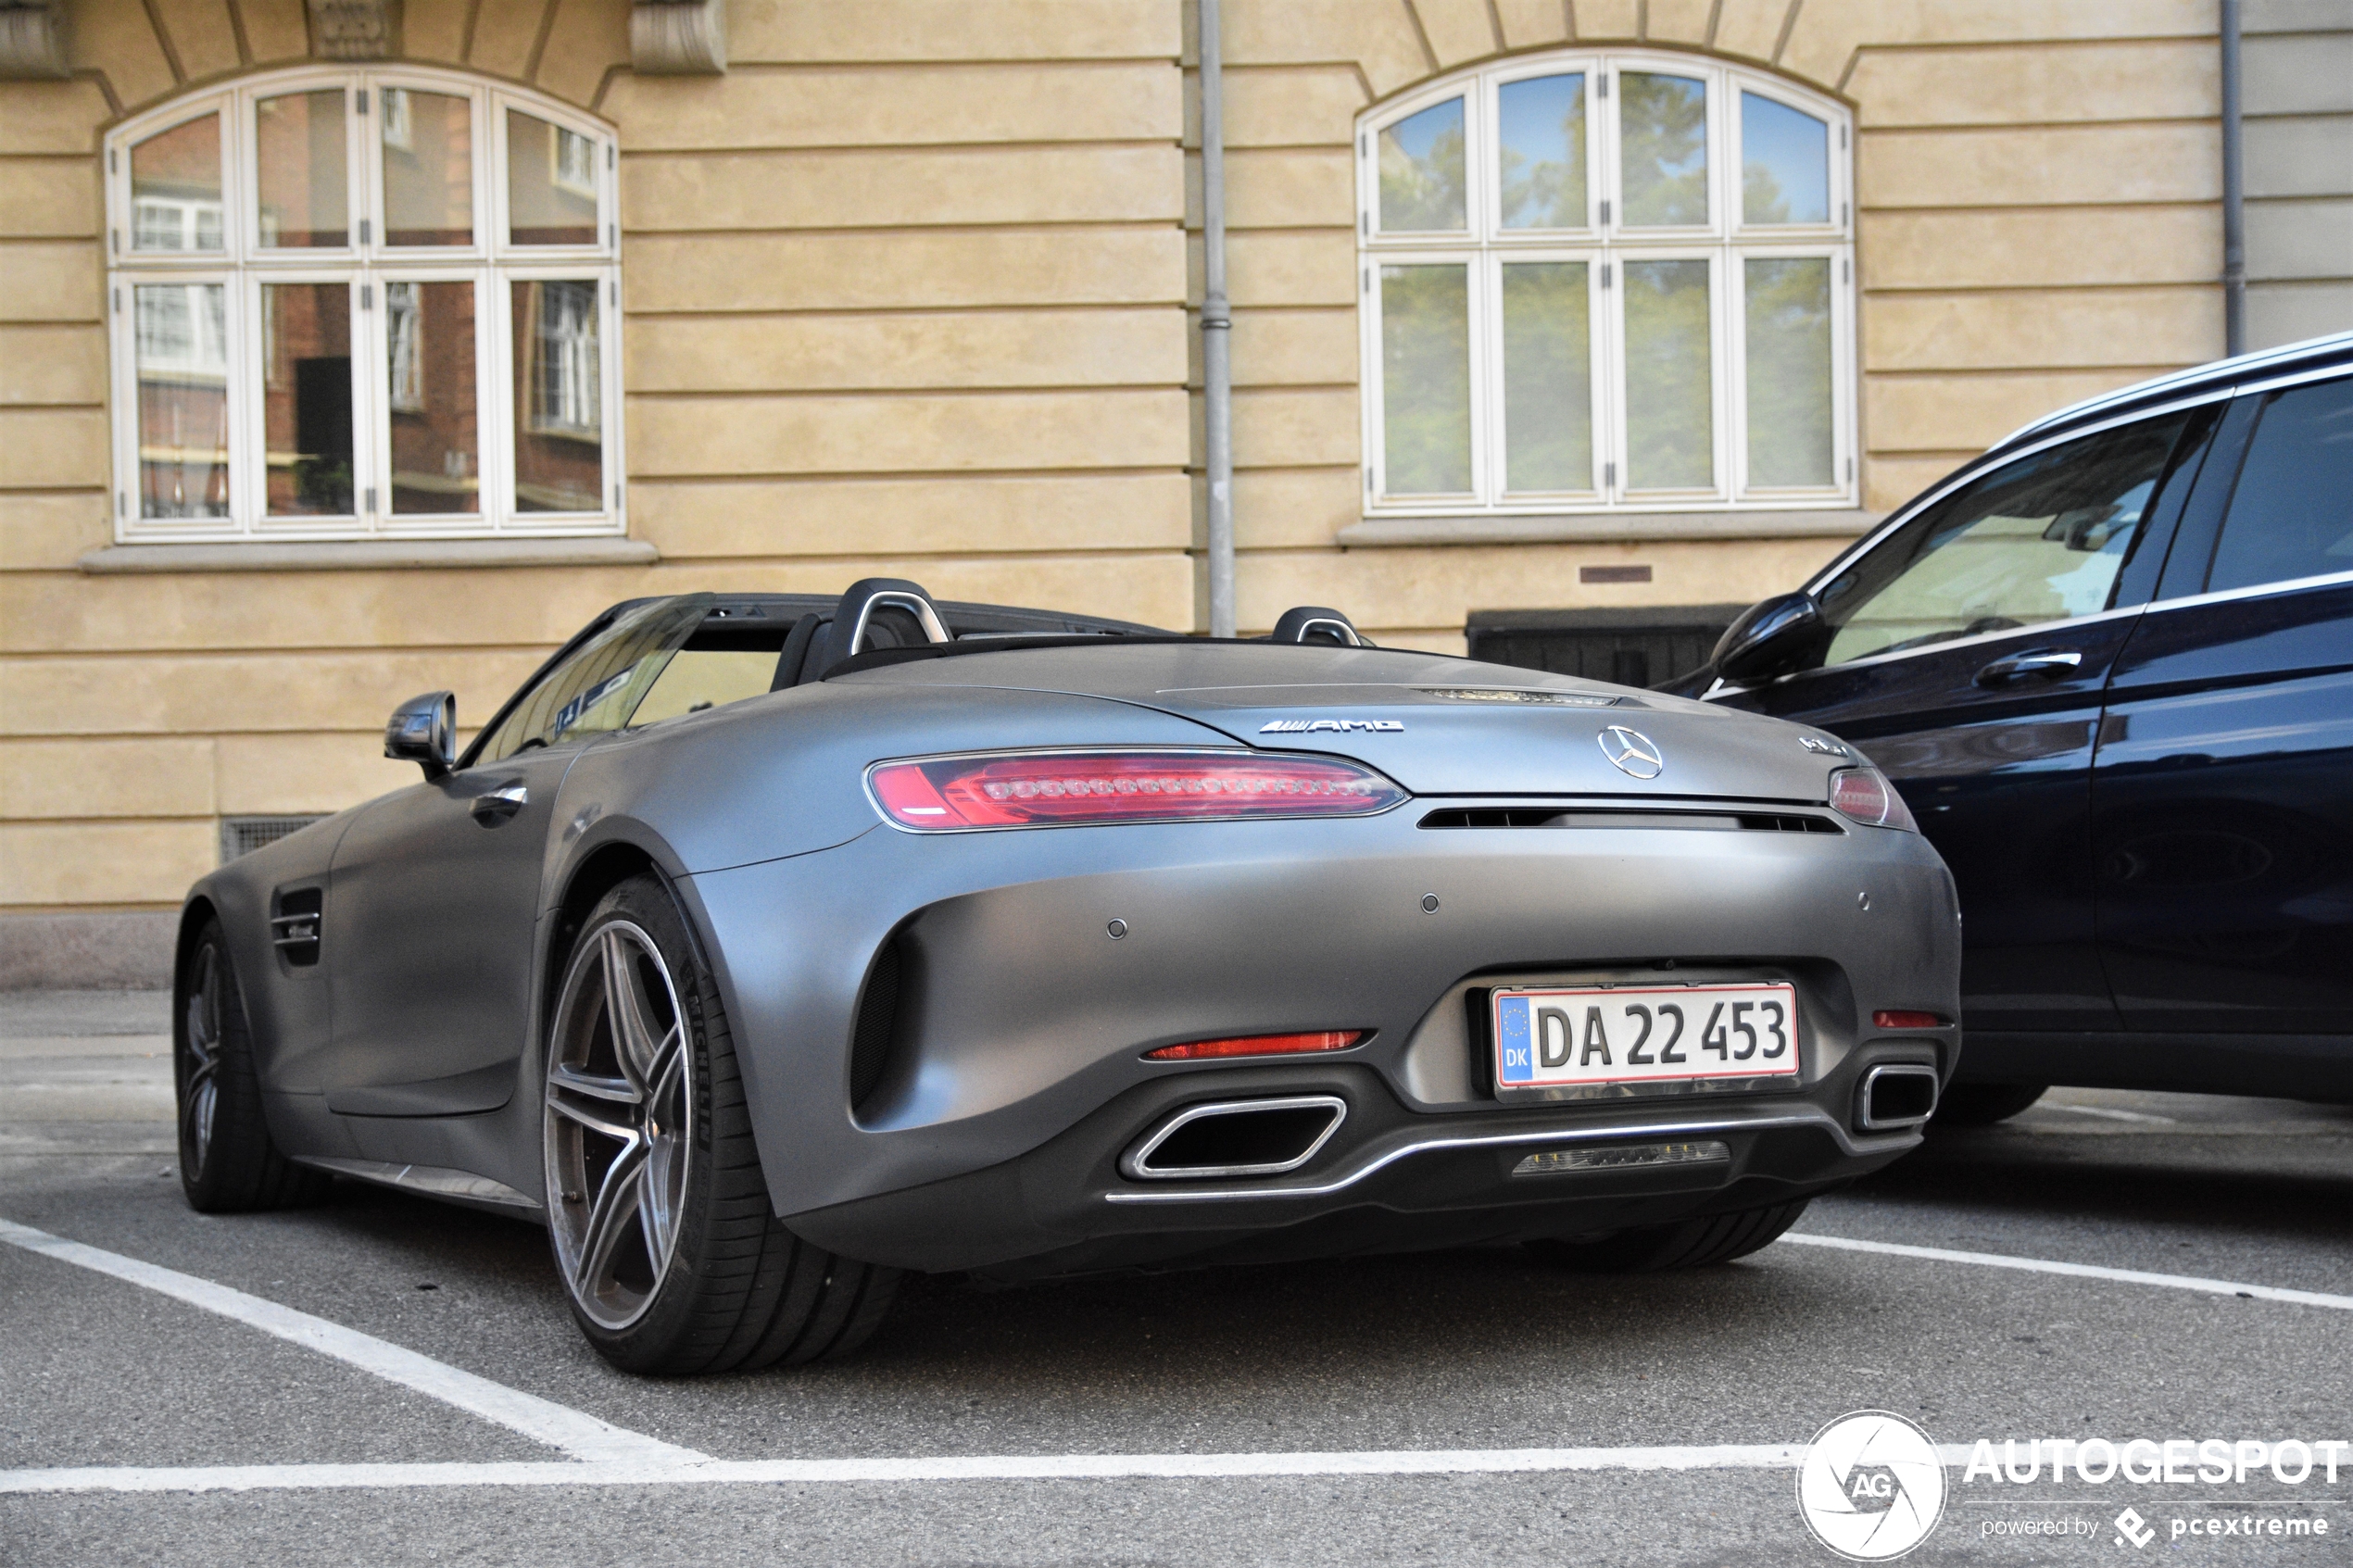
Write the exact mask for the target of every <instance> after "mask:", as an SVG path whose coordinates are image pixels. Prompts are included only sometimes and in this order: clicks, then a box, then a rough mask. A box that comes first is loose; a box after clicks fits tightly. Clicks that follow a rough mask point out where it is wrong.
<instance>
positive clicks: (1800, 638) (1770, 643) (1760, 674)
mask: <svg viewBox="0 0 2353 1568" xmlns="http://www.w3.org/2000/svg"><path fill="white" fill-rule="evenodd" d="M1821 632H1822V612H1821V607H1820V606H1818V605H1817V604H1816V603H1815V602H1814V596H1813V595H1811V594H1806V593H1796V594H1780V595H1776V596H1774V597H1772V598H1769V599H1766V600H1763V601H1761V602H1759V603H1757V604H1753V605H1751V606H1749V607H1748V608H1746V609H1744V610H1743V611H1742V612H1741V615H1740V619H1739V620H1737V621H1733V622H1732V623H1731V625H1730V626H1729V627H1727V628H1726V629H1725V632H1724V635H1723V637H1722V638H1721V639H1720V640H1719V641H1718V643H1717V645H1716V652H1715V654H1714V656H1713V657H1714V661H1715V664H1716V672H1717V674H1718V675H1719V676H1721V677H1722V678H1723V679H1725V680H1727V681H1761V680H1766V679H1769V678H1770V677H1772V676H1775V675H1782V674H1786V673H1788V672H1789V671H1792V670H1795V669H1797V668H1799V667H1800V666H1801V665H1802V664H1804V662H1805V661H1806V656H1807V655H1808V654H1809V653H1811V652H1812V651H1813V650H1814V645H1815V643H1816V642H1817V641H1818V639H1819V637H1820V635H1821Z"/></svg>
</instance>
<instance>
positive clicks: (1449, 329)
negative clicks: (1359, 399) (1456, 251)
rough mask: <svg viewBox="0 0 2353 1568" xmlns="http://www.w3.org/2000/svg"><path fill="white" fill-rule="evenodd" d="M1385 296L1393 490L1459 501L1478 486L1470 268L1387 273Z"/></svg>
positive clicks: (1385, 403) (1387, 452)
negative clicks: (1472, 449) (1472, 431)
mask: <svg viewBox="0 0 2353 1568" xmlns="http://www.w3.org/2000/svg"><path fill="white" fill-rule="evenodd" d="M1380 298H1381V387H1382V407H1381V425H1382V433H1383V441H1384V456H1385V458H1386V461H1387V464H1388V488H1389V490H1390V492H1391V493H1392V494H1397V495H1448V494H1453V495H1460V494H1462V493H1464V492H1466V491H1468V490H1469V489H1470V487H1471V456H1470V299H1469V291H1468V284H1467V282H1466V269H1464V268H1462V267H1460V266H1451V267H1384V268H1382V269H1381V270H1380Z"/></svg>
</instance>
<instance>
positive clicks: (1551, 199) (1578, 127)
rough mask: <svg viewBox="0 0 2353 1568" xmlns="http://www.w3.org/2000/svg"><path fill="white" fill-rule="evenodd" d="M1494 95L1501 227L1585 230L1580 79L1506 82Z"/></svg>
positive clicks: (1547, 77)
mask: <svg viewBox="0 0 2353 1568" xmlns="http://www.w3.org/2000/svg"><path fill="white" fill-rule="evenodd" d="M1496 96H1497V98H1498V99H1499V100H1500V103H1501V108H1502V116H1501V117H1502V120H1503V161H1504V204H1503V205H1504V228H1506V229H1582V228H1584V227H1585V225H1586V221H1587V218H1586V207H1585V78H1584V76H1583V75H1582V74H1581V73H1580V74H1579V75H1575V76H1538V77H1531V78H1529V80H1527V81H1525V82H1504V85H1503V87H1502V89H1501V90H1500V91H1499V92H1498V93H1497V94H1496Z"/></svg>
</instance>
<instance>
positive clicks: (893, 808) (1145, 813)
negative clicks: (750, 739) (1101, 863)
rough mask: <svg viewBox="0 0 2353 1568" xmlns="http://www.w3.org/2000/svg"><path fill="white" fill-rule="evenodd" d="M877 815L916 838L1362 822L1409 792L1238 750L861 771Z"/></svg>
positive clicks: (1370, 776) (1353, 769)
mask: <svg viewBox="0 0 2353 1568" xmlns="http://www.w3.org/2000/svg"><path fill="white" fill-rule="evenodd" d="M866 781H867V784H868V786H869V787H870V788H871V789H872V790H873V792H874V797H875V805H876V806H878V807H880V808H881V809H882V813H883V815H884V816H886V817H888V818H889V819H890V820H891V821H892V822H895V823H897V824H898V825H899V826H900V827H902V828H911V829H912V830H914V831H915V832H917V833H952V832H960V831H969V830H971V829H974V828H1020V827H1061V826H1076V825H1080V824H1085V823H1089V822H1216V821H1232V820H1234V819H1238V818H1251V817H1368V816H1371V815H1373V814H1374V813H1376V812H1379V811H1386V810H1388V809H1390V807H1392V806H1394V805H1396V804H1397V803H1398V802H1399V801H1401V800H1403V799H1404V798H1405V792H1404V791H1403V789H1400V788H1399V787H1398V786H1397V785H1396V784H1391V783H1390V781H1389V780H1387V779H1385V778H1383V777H1381V776H1380V775H1379V774H1378V773H1376V772H1374V771H1372V770H1371V769H1370V768H1364V767H1359V766H1357V765H1356V764H1355V763H1353V762H1340V761H1333V760H1327V759H1322V758H1314V757H1270V756H1262V755H1259V754H1256V753H1252V752H1246V751H1075V752H1062V753H1045V754H1041V753H1029V754H1026V755H1023V756H1018V757H1006V756H994V757H938V758H933V759H929V760H927V761H921V762H883V763H878V764H876V765H875V767H873V768H872V769H869V770H868V771H867V774H866Z"/></svg>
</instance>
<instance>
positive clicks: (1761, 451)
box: [1743, 257, 1837, 486]
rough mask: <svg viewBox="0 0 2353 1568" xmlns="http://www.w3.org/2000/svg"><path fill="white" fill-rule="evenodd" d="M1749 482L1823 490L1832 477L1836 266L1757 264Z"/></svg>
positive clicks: (1751, 291)
mask: <svg viewBox="0 0 2353 1568" xmlns="http://www.w3.org/2000/svg"><path fill="white" fill-rule="evenodd" d="M1743 276H1744V279H1745V282H1746V287H1747V290H1748V482H1749V483H1750V484H1751V485H1757V486H1773V485H1797V484H1812V485H1824V484H1833V483H1837V480H1836V477H1835V476H1834V475H1833V474H1832V473H1831V264H1830V258H1829V257H1798V258H1795V259H1787V260H1770V261H1768V260H1765V259H1762V258H1759V257H1751V258H1750V259H1749V260H1748V261H1746V262H1744V263H1743Z"/></svg>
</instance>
